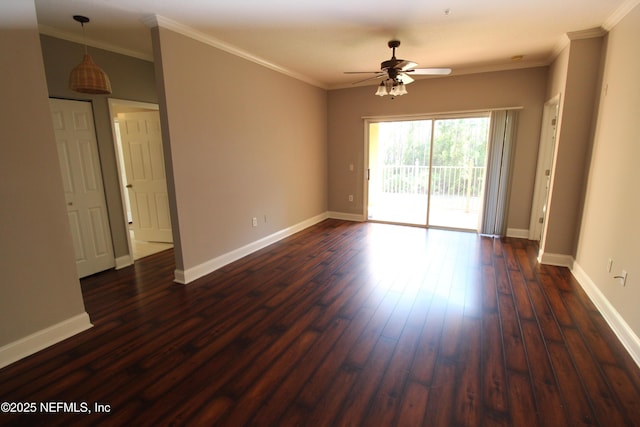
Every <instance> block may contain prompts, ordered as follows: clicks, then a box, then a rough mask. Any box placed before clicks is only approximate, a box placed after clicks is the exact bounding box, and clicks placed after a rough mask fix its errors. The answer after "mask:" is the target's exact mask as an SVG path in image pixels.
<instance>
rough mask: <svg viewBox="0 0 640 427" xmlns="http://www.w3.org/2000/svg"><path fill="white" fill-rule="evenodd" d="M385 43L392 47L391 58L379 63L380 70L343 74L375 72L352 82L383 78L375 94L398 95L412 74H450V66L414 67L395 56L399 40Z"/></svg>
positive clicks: (354, 72)
mask: <svg viewBox="0 0 640 427" xmlns="http://www.w3.org/2000/svg"><path fill="white" fill-rule="evenodd" d="M387 45H388V46H389V47H390V48H391V49H392V54H391V59H388V60H386V61H382V62H381V63H380V71H346V72H345V74H375V76H373V77H368V78H366V79H364V80H359V81H357V82H354V83H353V84H358V83H362V82H365V81H368V80H373V79H384V80H382V82H380V85H379V86H378V90H377V91H376V95H379V96H384V95H391V96H400V95H404V94H406V93H407V89H406V88H405V85H407V84H409V83H411V82H413V81H414V80H413V78H412V77H411V76H410V74H413V75H431V76H433V75H439V76H446V75H448V74H451V68H415V67H416V66H417V65H418V64H416V63H415V62H411V61H407V60H404V59H397V58H396V48H397V47H398V46H400V40H389V42H388V43H387Z"/></svg>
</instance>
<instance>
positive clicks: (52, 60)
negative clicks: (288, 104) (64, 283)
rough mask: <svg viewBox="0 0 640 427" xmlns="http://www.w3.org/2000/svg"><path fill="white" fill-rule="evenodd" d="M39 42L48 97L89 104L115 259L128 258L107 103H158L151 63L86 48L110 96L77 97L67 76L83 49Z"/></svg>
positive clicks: (50, 40) (54, 41) (56, 41)
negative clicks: (113, 100) (106, 80)
mask: <svg viewBox="0 0 640 427" xmlns="http://www.w3.org/2000/svg"><path fill="white" fill-rule="evenodd" d="M40 39H41V44H42V57H43V59H44V66H45V73H46V76H47V86H48V88H49V96H52V97H58V98H66V99H80V100H90V101H91V104H92V106H93V115H94V122H95V126H96V138H97V140H98V150H99V151H100V165H101V167H102V176H103V181H104V189H105V197H106V201H107V208H108V211H109V225H110V226H111V240H112V241H113V249H114V254H115V256H116V258H117V257H121V256H124V255H127V254H128V253H129V247H128V245H127V236H126V233H127V228H126V225H125V219H124V213H123V207H122V199H121V193H120V188H119V186H120V182H119V181H118V168H117V165H116V157H115V150H114V143H113V134H112V130H111V129H112V128H111V122H110V115H109V104H108V99H109V98H116V99H125V100H133V101H140V102H150V103H158V96H157V94H156V87H155V78H154V76H155V74H154V69H153V63H152V62H149V61H144V60H142V59H137V58H132V57H130V56H125V55H120V54H118V53H114V52H109V51H105V50H102V49H97V48H93V47H89V54H90V55H91V57H92V58H93V60H94V61H95V62H96V63H97V64H98V65H99V66H100V67H101V68H102V69H103V70H104V71H105V72H106V73H107V75H108V76H109V80H110V81H111V87H112V90H113V93H112V94H111V95H108V96H104V95H88V94H80V93H76V92H72V91H71V90H70V89H69V87H68V86H69V72H70V71H71V69H72V68H73V67H75V66H76V65H78V63H79V62H80V60H81V59H82V53H83V51H84V47H83V46H82V45H79V44H77V43H72V42H69V41H66V40H60V39H57V38H54V37H48V36H41V37H40Z"/></svg>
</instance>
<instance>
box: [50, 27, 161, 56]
mask: <svg viewBox="0 0 640 427" xmlns="http://www.w3.org/2000/svg"><path fill="white" fill-rule="evenodd" d="M38 32H39V33H40V34H43V35H45V36H51V37H55V38H57V39H62V40H66V41H69V42H73V43H77V44H80V45H85V44H86V45H87V46H91V47H95V48H97V49H102V50H107V51H109V52H115V53H119V54H121V55H126V56H132V57H134V58H138V59H143V60H145V61H151V62H153V55H147V54H145V53H142V52H138V51H135V50H131V49H125V48H122V47H119V46H115V45H112V44H108V43H102V42H99V41H96V40H92V39H88V38H87V39H83V38H82V36H79V35H77V34H71V33H68V32H66V31H60V30H58V29H56V28H53V27H49V26H46V25H38Z"/></svg>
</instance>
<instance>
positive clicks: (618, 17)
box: [602, 0, 640, 31]
mask: <svg viewBox="0 0 640 427" xmlns="http://www.w3.org/2000/svg"><path fill="white" fill-rule="evenodd" d="M638 4H640V0H626V1H625V2H623V3H622V4H621V5H620V7H619V8H617V9H616V10H615V11H614V12H613V13H612V14H611V16H609V17H608V18H607V19H606V20H605V21H604V22H603V23H602V28H604V29H605V30H607V31H611V29H612V28H613V27H615V26H616V25H618V23H619V22H620V21H622V19H623V18H624V17H625V16H627V15H628V14H629V12H631V10H633V8H635V7H636V6H638Z"/></svg>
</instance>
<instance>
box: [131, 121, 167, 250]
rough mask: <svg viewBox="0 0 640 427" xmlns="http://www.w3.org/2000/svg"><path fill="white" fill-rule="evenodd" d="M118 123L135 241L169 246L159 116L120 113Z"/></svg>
mask: <svg viewBox="0 0 640 427" xmlns="http://www.w3.org/2000/svg"><path fill="white" fill-rule="evenodd" d="M118 123H119V127H120V137H121V140H122V150H123V158H124V169H125V175H126V177H127V188H128V191H129V200H130V202H131V215H132V217H133V223H132V230H133V232H134V235H135V238H136V240H142V241H148V242H166V243H172V242H173V236H172V232H171V219H170V218H171V216H170V214H169V202H168V200H169V196H168V194H167V182H166V174H165V168H164V154H163V151H162V134H161V132H160V115H159V113H158V112H157V111H154V112H141V113H121V114H118Z"/></svg>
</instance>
